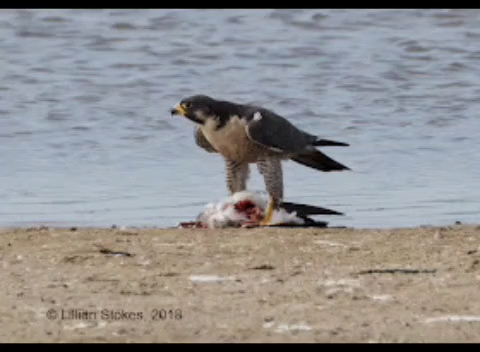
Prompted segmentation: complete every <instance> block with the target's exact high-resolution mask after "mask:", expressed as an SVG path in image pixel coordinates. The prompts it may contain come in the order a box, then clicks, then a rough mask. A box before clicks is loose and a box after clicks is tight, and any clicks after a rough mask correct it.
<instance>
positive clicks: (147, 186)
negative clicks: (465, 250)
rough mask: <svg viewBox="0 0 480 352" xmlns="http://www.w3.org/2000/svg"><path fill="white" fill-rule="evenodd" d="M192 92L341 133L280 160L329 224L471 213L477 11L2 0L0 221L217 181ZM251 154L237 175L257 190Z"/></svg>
mask: <svg viewBox="0 0 480 352" xmlns="http://www.w3.org/2000/svg"><path fill="white" fill-rule="evenodd" d="M196 93H203V94H208V95H211V96H213V97H217V98H222V99H227V100H233V101H237V102H254V103H257V104H261V105H264V106H265V107H268V108H271V109H273V110H274V111H276V112H278V113H280V114H281V115H283V116H285V117H287V118H288V119H290V120H291V121H292V122H293V123H295V124H296V125H298V126H299V127H301V128H304V129H307V130H308V131H310V132H312V133H316V134H318V135H320V136H323V137H326V138H330V139H336V140H339V141H345V142H348V143H350V145H351V146H350V147H348V148H333V147H331V148H328V149H327V148H325V149H324V151H325V152H326V153H327V154H328V155H330V156H332V157H333V158H335V159H336V160H338V161H340V162H342V163H344V164H346V165H347V166H349V167H351V168H352V169H353V171H352V172H342V173H320V172H318V171H315V170H311V169H308V168H305V167H303V166H301V165H298V164H296V163H294V162H287V163H285V164H284V178H285V181H284V183H285V196H286V200H288V201H292V202H303V203H311V204H314V205H319V206H324V207H328V208H333V209H336V210H339V211H343V212H345V213H346V214H347V216H345V217H331V218H330V219H329V220H330V221H331V222H330V224H331V225H347V226H355V227H391V226H417V225H421V224H432V225H442V224H450V223H452V222H454V221H457V220H458V221H461V222H466V223H469V222H475V223H478V222H479V219H480V191H479V187H478V180H479V179H480V153H479V152H480V138H479V137H480V119H479V116H478V114H479V111H480V11H479V10H440V9H433V10H428V9H419V10H397V9H394V10H324V9H322V10H174V9H167V10H130V9H122V10H78V9H70V10H68V9H67V10H1V11H0V226H3V227H5V226H30V225H32V224H49V225H56V226H74V225H75V226H110V225H112V224H117V225H120V226H121V225H125V226H155V227H166V226H174V225H175V224H176V223H178V222H179V221H186V220H191V219H193V218H194V217H195V216H196V215H197V214H198V213H199V212H200V211H201V210H202V209H203V206H204V205H205V204H206V203H209V202H212V201H215V200H218V199H223V198H225V196H226V195H227V192H226V186H225V181H224V166H223V161H222V159H221V158H220V157H219V156H218V155H212V154H208V153H206V152H204V151H203V150H201V149H199V148H197V147H196V146H195V144H194V141H193V137H192V128H193V126H192V124H191V122H189V121H188V120H186V119H183V118H181V117H178V116H176V117H171V116H170V115H169V110H170V108H171V107H172V106H173V105H174V104H175V103H176V102H178V101H179V100H180V99H181V98H183V97H185V96H187V95H191V94H196ZM263 187H264V186H263V180H262V178H261V177H260V175H259V174H258V172H257V171H256V168H253V169H252V176H251V179H250V183H249V188H250V189H263Z"/></svg>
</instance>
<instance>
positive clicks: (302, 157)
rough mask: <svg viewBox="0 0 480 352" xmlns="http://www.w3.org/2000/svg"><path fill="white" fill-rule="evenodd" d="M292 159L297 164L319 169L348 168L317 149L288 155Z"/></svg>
mask: <svg viewBox="0 0 480 352" xmlns="http://www.w3.org/2000/svg"><path fill="white" fill-rule="evenodd" d="M290 159H292V160H293V161H296V162H297V163H299V164H302V165H305V166H308V167H311V168H313V169H317V170H320V171H326V172H328V171H340V170H350V168H348V167H347V166H345V165H342V164H340V163H339V162H338V161H335V160H333V159H332V158H330V157H328V156H326V155H325V154H323V153H322V152H321V151H319V150H316V149H315V150H311V151H307V152H305V153H302V154H296V155H294V156H292V157H290Z"/></svg>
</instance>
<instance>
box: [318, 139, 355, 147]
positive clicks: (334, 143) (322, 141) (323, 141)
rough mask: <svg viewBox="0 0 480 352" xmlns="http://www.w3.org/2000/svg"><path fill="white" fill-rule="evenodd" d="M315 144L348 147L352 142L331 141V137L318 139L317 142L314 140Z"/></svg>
mask: <svg viewBox="0 0 480 352" xmlns="http://www.w3.org/2000/svg"><path fill="white" fill-rule="evenodd" d="M313 145H314V146H316V147H348V146H350V144H348V143H343V142H337V141H331V140H329V139H317V140H316V141H315V142H313Z"/></svg>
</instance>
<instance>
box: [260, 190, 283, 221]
mask: <svg viewBox="0 0 480 352" xmlns="http://www.w3.org/2000/svg"><path fill="white" fill-rule="evenodd" d="M278 206H279V204H278V201H277V200H275V199H274V198H272V197H271V196H270V197H268V206H267V210H266V212H265V217H264V218H263V219H262V221H260V226H269V225H272V223H271V222H272V217H273V211H274V210H276V209H278Z"/></svg>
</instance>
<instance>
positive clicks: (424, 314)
mask: <svg viewBox="0 0 480 352" xmlns="http://www.w3.org/2000/svg"><path fill="white" fill-rule="evenodd" d="M0 249H1V251H0V257H1V258H2V264H3V279H2V280H1V283H0V300H1V301H2V302H3V305H2V307H1V308H0V327H1V329H0V336H1V337H0V340H1V341H2V342H478V341H480V329H479V327H480V295H479V294H478V292H479V290H480V225H475V224H471V225H451V226H439V227H436V226H419V227H412V228H392V229H376V228H374V229H353V228H328V227H327V228H312V229H309V228H256V229H177V228H173V229H172V228H169V229H156V228H123V227H121V228H114V229H112V228H90V227H88V228H83V227H75V229H73V228H68V227H67V228H49V227H38V228H35V227H34V228H3V229H0Z"/></svg>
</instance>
